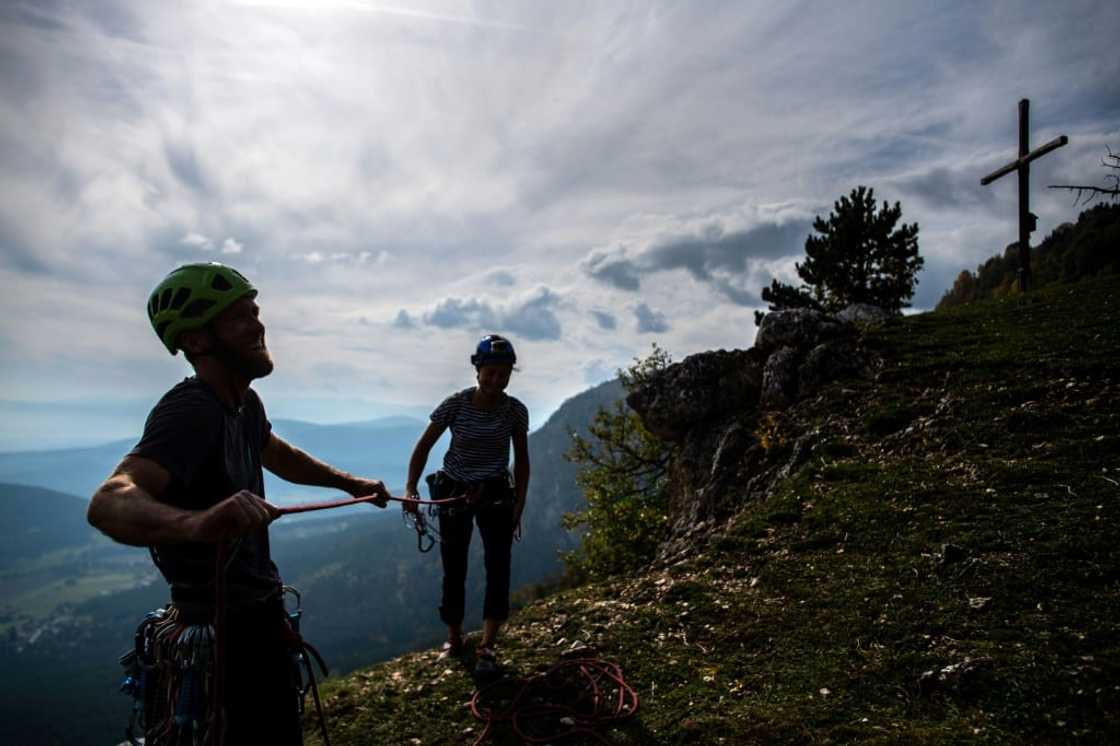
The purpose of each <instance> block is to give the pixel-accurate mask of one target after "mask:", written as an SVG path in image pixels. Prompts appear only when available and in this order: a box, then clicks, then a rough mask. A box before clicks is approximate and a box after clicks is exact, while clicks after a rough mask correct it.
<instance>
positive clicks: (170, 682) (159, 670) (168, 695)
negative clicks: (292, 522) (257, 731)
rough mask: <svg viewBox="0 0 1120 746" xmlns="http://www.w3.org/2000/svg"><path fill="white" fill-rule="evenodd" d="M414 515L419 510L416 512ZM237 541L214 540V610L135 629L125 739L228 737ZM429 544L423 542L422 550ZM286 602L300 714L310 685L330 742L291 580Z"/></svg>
mask: <svg viewBox="0 0 1120 746" xmlns="http://www.w3.org/2000/svg"><path fill="white" fill-rule="evenodd" d="M380 499H381V496H379V495H367V496H364V497H358V498H349V499H345V500H333V501H329V502H319V503H307V504H302V505H295V506H290V507H285V508H280V509H279V515H280V516H284V515H291V514H294V513H305V512H309V511H314V510H327V509H330V508H340V507H344V506H347V505H357V504H360V503H367V502H374V501H377V500H380ZM389 499H390V500H395V501H397V502H401V503H404V502H417V503H419V504H421V505H428V506H430V509H435V508H437V507H439V506H442V505H453V504H454V503H456V502H458V501H460V500H462V499H464V497H462V496H459V497H452V498H447V499H444V500H416V501H413V500H411V499H410V498H401V497H392V496H390V497H389ZM417 516H420V514H419V513H417ZM421 520H422V517H421ZM432 531H433V529H431V528H430V527H428V526H426V524H421V525H420V528H418V531H417V534H418V537H417V540H418V541H419V542H422V540H423V538H424V536H425V534H426V533H430V532H432ZM436 535H437V536H438V533H437V534H436ZM431 544H434V540H431V541H430V543H429V546H428V547H427V549H431ZM239 546H240V542H239V541H234V542H232V543H226V542H220V543H219V544H218V546H217V550H216V556H215V568H216V571H215V577H214V606H213V614H212V615H210V614H209V613H205V612H204V613H199V612H198V611H196V610H188V609H186V608H185V607H183V606H182V605H180V604H176V603H175V602H172V603H170V604H168V605H167V607H165V608H160V609H156V610H155V611H151V612H149V613H148V614H146V615H145V616H144V619H143V620H142V621H141V622H140V624H139V626H138V627H137V628H136V634H135V636H134V640H133V647H132V648H131V649H129V650H128V651H127V652H125V653H124V654H123V655H122V656H121V657H120V659H119V661H120V664H121V666H122V667H123V668H124V678H123V679H122V681H121V685H120V690H121V692H123V693H125V694H128V695H129V696H131V697H132V699H133V704H132V710H131V712H130V715H129V722H128V727H127V729H126V731H125V736H126V738H127V741H128V743H130V744H132V745H133V746H142V745H143V746H162V745H163V744H169V745H171V744H173V745H174V746H183V745H185V744H190V746H213V745H215V744H222V743H223V742H224V738H225V727H226V721H225V706H224V705H225V683H226V681H225V679H226V676H225V663H226V657H227V653H226V644H227V639H226V638H227V633H226V617H227V608H226V601H227V599H226V596H227V594H226V576H227V571H228V570H229V567H230V565H231V564H232V563H233V560H234V557H235V556H236V554H237V550H238V548H239ZM427 549H424V548H423V544H421V551H427ZM153 558H154V557H153ZM154 559H155V558H154ZM157 564H158V559H157ZM287 596H290V597H292V598H293V599H294V608H292V609H290V610H289V609H288V608H287V605H286V604H284V603H283V601H284V598H285V597H287ZM281 604H282V605H283V606H284V617H283V619H282V620H280V621H281V624H282V626H281V634H282V636H283V637H284V642H285V643H286V645H287V647H288V649H289V650H290V651H291V653H292V662H293V666H294V671H293V675H294V676H298V677H299V684H298V689H299V692H300V698H299V700H300V705H299V707H300V710H299V711H300V716H301V718H302V716H303V712H304V697H305V696H306V694H307V692H308V691H310V692H311V694H312V698H313V700H314V702H315V708H316V711H317V714H318V718H319V727H320V730H321V732H322V734H323V743H324V744H326V746H330V737H329V735H328V733H327V726H326V718H325V715H324V713H323V707H322V702H321V700H320V697H319V686H318V681H317V677H316V676H315V670H314V666H313V665H312V663H315V664H317V665H318V667H319V670H320V672H321V675H322V676H326V675H327V674H328V669H327V665H326V663H325V662H324V661H323V657H322V656H321V655H320V654H319V652H318V651H317V650H316V649H315V648H314V647H313V646H312V645H311V644H310V643H308V642H307V641H306V640H304V639H303V637H302V636H301V635H300V629H299V627H300V618H301V617H302V616H303V602H302V597H301V595H300V593H299V591H298V590H296V589H295V588H293V587H291V586H283V589H282V593H281Z"/></svg>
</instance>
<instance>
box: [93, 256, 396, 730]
mask: <svg viewBox="0 0 1120 746" xmlns="http://www.w3.org/2000/svg"><path fill="white" fill-rule="evenodd" d="M256 296H257V290H256V288H254V287H253V285H252V284H251V283H250V282H249V281H248V280H246V279H245V277H244V276H242V275H241V274H240V273H239V272H237V271H236V270H234V269H232V268H231V267H227V266H224V265H222V264H218V263H216V262H210V263H203V264H188V265H186V266H182V267H179V268H178V269H176V270H174V271H173V272H171V273H170V274H169V275H168V276H167V277H166V278H165V279H164V280H163V282H161V283H160V284H159V285H158V286H157V287H156V289H155V290H154V291H153V292H152V294H151V297H150V298H149V300H148V309H147V310H148V318H149V320H150V321H151V323H152V327H153V328H154V329H155V332H156V334H157V336H159V338H160V341H161V342H162V343H163V344H164V346H165V347H166V348H167V349H168V351H169V352H170V353H171V354H172V355H174V354H176V353H177V352H178V351H179V350H183V352H184V354H185V355H186V358H187V360H188V362H190V363H191V365H192V366H193V367H194V371H195V375H194V376H192V377H190V378H187V379H185V380H184V381H182V382H181V383H179V384H178V385H176V386H175V387H174V388H172V389H171V390H170V391H168V392H167V393H166V394H165V395H164V396H163V398H162V399H161V400H160V401H159V403H158V404H156V406H155V408H154V409H153V410H152V412H151V414H150V415H149V416H148V420H147V423H146V424H145V426H144V434H143V436H142V437H141V439H140V442H139V443H137V444H136V446H135V447H134V448H133V449H132V451H131V452H129V453H128V455H126V456H125V457H124V460H123V461H121V463H120V465H119V466H117V468H116V470H115V471H114V472H113V474H112V475H111V476H110V477H109V478H108V479H107V480H106V481H105V482H104V483H103V484H102V485H101V487H100V488H99V489H98V490H97V492H96V494H94V496H93V499H92V500H91V501H90V505H89V513H88V518H89V522H90V523H91V524H92V525H93V526H95V527H96V528H98V529H99V530H101V531H102V532H104V533H105V534H107V535H108V536H110V537H111V538H113V539H115V540H116V541H119V542H122V543H124V544H131V545H134V546H147V547H149V548H150V549H151V551H152V557H153V559H154V560H155V562H156V565H157V566H158V567H159V569H160V571H161V572H162V573H163V575H164V577H165V578H166V580H167V581H168V583H169V585H170V587H171V598H172V606H173V607H174V609H175V612H176V614H177V615H178V618H180V619H193V620H195V621H197V620H202V621H201V622H199V623H213V620H214V614H215V608H214V607H215V604H216V603H221V604H224V605H225V609H226V613H225V615H224V616H225V618H226V620H227V624H226V633H227V634H228V641H227V644H226V646H225V649H226V651H227V652H226V660H225V664H224V667H225V681H224V687H223V688H222V691H224V692H226V693H227V694H226V696H225V698H224V700H225V701H224V702H218V703H216V707H217V709H218V710H219V711H220V712H222V717H220V718H219V721H224V725H223V726H222V727H221V728H220V731H221V732H220V733H219V734H216V737H214V736H215V734H210V736H209V737H208V742H215V743H217V742H220V741H221V740H223V736H224V740H225V742H226V743H269V744H289V743H290V744H298V743H301V742H302V727H301V724H300V714H299V713H300V708H301V700H300V697H299V695H298V689H297V688H294V687H296V686H297V684H295V683H294V682H293V677H292V669H291V657H290V655H291V653H290V643H291V632H290V630H288V629H287V628H286V627H285V625H286V624H287V621H286V617H285V616H284V611H283V604H282V600H281V593H282V582H281V580H280V575H279V572H278V571H277V568H276V565H275V564H273V562H272V559H271V556H270V551H269V536H268V524H269V523H270V522H271V521H272V520H273V519H274V518H276V517H277V516H278V515H279V513H278V510H277V508H276V507H275V506H274V505H272V504H270V503H268V502H266V501H265V499H264V479H263V472H262V467H263V468H266V469H268V470H269V471H271V472H272V473H273V474H276V475H277V476H279V477H281V478H283V479H286V480H288V481H291V482H296V483H299V484H307V485H316V486H322V487H330V488H335V489H340V490H343V491H345V492H348V493H350V494H351V495H353V496H355V497H358V496H363V495H378V496H380V498H381V499H380V500H377V501H376V504H377V505H378V506H380V507H384V506H385V505H386V503H387V501H388V497H389V493H388V491H387V490H386V489H385V486H384V484H382V483H381V482H380V481H376V480H369V479H363V478H359V477H356V476H354V475H351V474H347V473H345V472H342V471H339V470H337V469H335V468H333V467H331V466H329V465H327V464H325V463H323V462H321V461H318V460H316V459H315V458H313V457H311V456H310V455H308V454H306V453H304V452H303V451H301V450H299V449H298V448H295V447H294V446H292V445H290V444H288V443H287V442H285V441H284V440H283V439H281V438H280V437H279V436H277V435H276V434H275V433H273V432H272V429H271V425H270V424H269V421H268V418H267V416H266V415H265V410H264V407H263V405H262V404H261V400H260V398H259V397H258V396H257V394H256V392H254V391H253V389H252V388H251V387H250V383H251V382H252V381H253V380H254V379H256V378H261V377H263V376H267V375H268V374H269V373H271V372H272V368H273V362H272V357H271V355H270V354H269V351H268V347H267V346H266V345H265V328H264V325H263V324H262V323H261V320H260V318H259V313H260V309H259V307H258V306H257V303H256ZM218 545H223V546H225V547H227V551H228V552H229V559H228V562H226V563H225V566H224V567H222V568H218V567H216V556H217V555H216V552H215V547H216V546H218ZM219 572H220V573H223V574H222V575H221V576H220V581H221V583H222V585H224V586H225V589H226V592H225V594H224V599H216V594H215V585H216V584H217V583H218V582H219V575H218V573H219ZM154 725H163V724H162V723H149V726H154ZM150 735H151V736H153V737H152V738H151V739H150V740H149V742H150V743H157V742H158V743H171V744H177V743H178V742H179V740H180V739H190V738H193V737H195V736H196V735H197V734H192V733H180V734H176V735H175V736H174V737H173V738H170V739H169V738H166V736H167V733H163V734H162V735H161V736H159V737H156V736H157V734H150ZM183 742H188V741H187V740H184V741H183Z"/></svg>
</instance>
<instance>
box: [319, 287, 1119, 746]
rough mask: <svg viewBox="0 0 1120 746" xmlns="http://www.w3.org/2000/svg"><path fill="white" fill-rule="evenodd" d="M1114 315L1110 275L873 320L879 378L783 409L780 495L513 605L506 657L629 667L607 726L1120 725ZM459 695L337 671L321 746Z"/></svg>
mask: <svg viewBox="0 0 1120 746" xmlns="http://www.w3.org/2000/svg"><path fill="white" fill-rule="evenodd" d="M1118 329H1120V282H1118V281H1116V280H1103V281H1096V282H1092V283H1088V282H1087V283H1082V284H1079V285H1075V286H1060V287H1053V288H1048V289H1044V290H1042V291H1040V292H1038V293H1036V294H1034V295H1031V296H1030V297H1027V298H1020V299H1011V300H1006V301H1001V302H988V303H983V304H978V305H976V306H972V307H964V308H962V309H959V310H955V311H952V312H948V313H941V314H925V315H921V316H914V317H909V318H906V319H904V320H902V321H901V322H899V323H897V324H895V325H892V326H890V327H888V328H886V329H884V330H881V331H878V332H875V333H873V334H872V335H871V336H870V338H869V340H868V341H869V343H870V344H871V345H872V346H873V347H874V348H876V349H877V350H878V351H879V352H880V353H881V354H882V355H883V357H884V359H885V360H886V365H885V367H884V368H883V369H882V370H881V372H880V373H879V375H878V379H877V380H875V381H865V382H856V383H846V384H837V385H833V386H831V387H830V388H828V389H827V390H825V391H823V392H822V393H821V395H820V396H819V397H816V398H815V399H813V400H809V401H806V402H803V403H802V404H801V405H799V406H798V407H797V408H796V409H795V410H794V411H792V412H790V413H788V415H787V416H786V417H785V418H783V419H782V420H781V424H780V430H779V435H781V436H784V439H785V442H786V443H787V444H788V443H792V442H793V440H794V439H795V438H796V437H797V436H798V435H800V434H803V433H806V432H811V431H813V430H816V431H817V435H816V442H817V447H816V448H815V450H814V451H813V453H812V455H811V457H810V458H809V459H808V460H807V461H805V463H803V464H802V465H801V467H800V469H799V470H798V471H796V472H795V473H793V474H792V475H791V476H790V478H789V479H788V480H786V481H785V482H784V483H782V484H781V485H780V486H779V488H778V489H777V490H776V491H775V493H774V494H772V495H770V496H769V497H768V498H767V499H766V500H764V501H762V502H758V503H754V504H750V505H746V506H744V507H743V509H742V510H741V512H740V513H739V514H738V515H737V516H736V518H735V520H734V521H733V522H732V524H731V525H730V526H729V528H728V529H727V530H726V531H725V532H724V534H723V535H722V536H720V537H719V538H718V539H716V540H715V541H713V542H712V543H710V544H709V545H708V546H706V547H704V548H703V549H698V551H697V554H696V555H695V556H694V557H692V558H689V559H688V560H685V561H683V562H680V563H678V564H676V565H674V566H671V567H667V568H660V569H656V570H651V571H650V572H649V573H647V574H645V575H643V576H640V577H634V578H627V579H618V580H615V581H611V582H604V583H600V584H596V585H591V586H586V587H583V588H578V589H575V590H570V591H565V592H562V593H558V594H557V595H555V596H552V597H550V598H547V599H545V600H543V601H539V602H537V603H535V604H533V605H531V606H529V607H527V608H525V609H522V610H521V611H520V612H518V613H517V614H516V615H515V616H514V618H513V620H512V622H511V624H510V627H509V629H508V632H509V633H508V636H507V637H506V639H505V640H504V644H503V655H505V656H508V658H509V662H508V665H509V667H510V668H511V670H512V672H513V673H521V674H524V673H532V672H533V671H535V670H537V669H539V668H540V667H542V666H547V665H550V664H552V663H554V662H555V661H556V660H557V659H558V656H559V653H560V652H561V651H563V650H564V649H566V648H567V647H569V646H570V645H571V643H572V642H573V641H580V642H584V643H589V644H592V645H595V646H597V647H598V649H599V650H600V653H601V655H602V656H603V657H606V658H609V659H611V660H614V661H617V662H619V663H620V664H621V665H622V666H623V668H624V669H625V672H626V675H627V678H628V680H629V681H631V682H632V684H633V685H634V686H635V687H636V688H637V689H638V691H639V693H640V696H641V697H642V701H641V712H640V716H639V717H638V718H636V719H634V720H633V721H631V723H630V724H629V725H627V726H625V727H623V728H619V729H617V730H615V731H612V732H610V733H609V734H608V736H609V740H610V742H612V743H664V744H674V743H834V742H844V741H853V740H854V741H866V742H872V743H874V742H879V743H897V742H920V743H953V742H957V741H962V742H963V741H968V742H981V743H1048V742H1049V743H1058V742H1061V743H1066V742H1071V741H1084V742H1107V741H1111V742H1117V741H1120V603H1118V595H1120V594H1118V586H1120V572H1118V569H1120V559H1118V554H1117V552H1116V549H1115V544H1116V542H1117V540H1118V539H1120V534H1118V531H1117V527H1118V514H1120V460H1118V459H1117V458H1116V456H1115V454H1116V453H1118V452H1120V417H1118V412H1120V408H1118V406H1117V404H1118V399H1120V380H1118V379H1120V376H1118V375H1117V373H1116V362H1117V360H1118V359H1120V356H1118V354H1117V353H1118V349H1117V348H1118V346H1120V344H1118V339H1120V334H1118V332H1117V330H1118ZM778 441H779V442H778V444H777V445H775V446H774V448H776V449H777V451H778V452H776V453H775V457H781V456H783V455H784V454H783V453H781V451H783V450H785V449H788V445H782V444H781V438H779V439H778ZM945 545H950V546H949V547H948V548H946V546H945ZM468 663H469V658H468ZM473 689H474V685H473V683H472V681H471V679H470V677H469V676H468V675H467V671H466V669H465V668H464V666H463V665H453V666H450V667H449V666H445V665H442V664H437V663H436V662H435V654H434V652H431V651H429V652H423V653H417V654H412V655H406V656H403V657H401V658H399V659H396V660H393V661H389V662H386V663H383V664H380V665H377V666H373V667H371V668H368V669H364V670H361V671H358V672H356V673H354V674H352V675H351V676H349V677H347V678H345V679H341V680H335V681H330V682H328V683H327V685H326V687H325V691H326V698H327V702H328V707H329V711H330V715H329V717H330V722H331V731H332V741H333V742H334V743H336V744H342V745H343V746H346V745H348V744H400V743H405V744H407V743H424V744H433V743H440V744H444V743H447V744H450V743H463V742H468V743H469V742H470V741H471V740H473V737H474V735H475V734H477V733H478V732H479V728H478V724H477V723H476V722H474V721H473V719H472V718H471V716H470V713H469V711H468V710H467V709H466V708H465V707H464V704H465V703H466V702H467V701H468V700H469V698H470V695H471V693H472V691H473ZM469 729H473V731H472V730H469ZM309 732H310V731H309ZM496 742H497V743H512V741H511V740H510V739H509V737H508V735H506V736H503V735H501V732H499V737H498V738H497V739H496ZM567 742H570V741H567Z"/></svg>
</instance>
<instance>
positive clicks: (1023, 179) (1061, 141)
mask: <svg viewBox="0 0 1120 746" xmlns="http://www.w3.org/2000/svg"><path fill="white" fill-rule="evenodd" d="M1030 113H1031V102H1030V100H1029V99H1023V100H1022V101H1020V102H1019V157H1018V158H1017V159H1015V160H1013V161H1011V163H1008V164H1007V165H1006V166H1004V167H1003V168H1000V169H999V170H997V171H993V172H992V173H990V174H988V175H987V176H985V177H984V178H983V179H980V183H981V184H982V185H983V186H987V185H988V184H991V183H992V182H993V181H995V180H996V179H998V178H999V177H1001V176H1005V175H1007V174H1009V173H1011V172H1012V171H1018V172H1019V289H1020V290H1029V289H1030V286H1031V232H1032V231H1034V229H1035V228H1036V227H1037V226H1038V216H1037V215H1035V214H1034V213H1032V212H1031V208H1030V204H1031V189H1030V186H1031V161H1033V160H1034V159H1035V158H1041V157H1042V156H1044V155H1046V154H1047V153H1049V152H1050V151H1051V150H1057V149H1058V148H1060V147H1062V146H1063V145H1065V144H1066V143H1068V142H1069V138H1068V137H1066V136H1065V135H1062V136H1061V137H1056V138H1054V139H1053V140H1051V141H1050V142H1048V143H1046V144H1045V145H1043V146H1042V147H1040V148H1035V149H1034V150H1031V149H1030V148H1031V146H1030V127H1031V120H1030Z"/></svg>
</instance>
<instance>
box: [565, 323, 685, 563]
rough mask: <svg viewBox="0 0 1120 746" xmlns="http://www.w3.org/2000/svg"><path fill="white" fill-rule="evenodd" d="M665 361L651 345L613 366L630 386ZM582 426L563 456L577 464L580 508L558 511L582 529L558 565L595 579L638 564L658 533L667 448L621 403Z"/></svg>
mask: <svg viewBox="0 0 1120 746" xmlns="http://www.w3.org/2000/svg"><path fill="white" fill-rule="evenodd" d="M670 363H671V359H670V357H669V354H668V353H667V352H665V350H662V349H661V348H659V347H658V346H657V345H656V344H655V345H654V346H653V350H652V351H651V352H650V354H649V355H648V356H647V357H646V358H644V359H636V360H635V362H634V365H632V366H631V367H630V368H629V369H628V370H625V371H619V378H620V379H621V380H622V384H623V386H624V387H625V388H626V390H627V391H633V390H635V389H636V388H638V387H640V386H642V385H644V384H645V383H646V382H648V381H649V379H650V378H651V377H652V376H654V375H656V374H657V373H658V372H660V371H662V370H664V369H665V368H666V367H668V366H669V364H670ZM588 432H589V437H583V436H581V435H579V434H578V433H574V432H573V433H572V436H571V437H572V440H571V442H572V447H571V450H570V451H568V453H566V454H565V458H566V459H568V460H569V461H572V462H574V463H576V464H578V465H580V466H581V467H582V468H581V469H580V471H579V473H578V475H577V476H576V482H577V483H578V484H579V486H580V487H581V488H582V490H583V494H584V497H585V499H586V501H587V507H586V508H585V509H583V510H580V511H576V512H573V513H568V514H567V515H565V516H564V527H565V528H568V529H583V531H584V532H583V537H582V541H581V543H580V545H579V546H578V547H577V548H576V549H574V550H572V551H571V552H568V553H566V554H565V555H564V563H565V565H566V566H567V569H568V572H569V573H570V574H572V575H574V576H576V577H583V578H602V577H606V576H609V575H613V574H617V573H624V572H629V571H632V570H635V569H637V568H639V567H642V566H643V565H645V564H646V563H648V562H649V561H650V560H651V559H652V558H653V556H654V553H655V552H656V550H657V546H658V544H659V543H660V541H661V539H662V538H663V537H664V534H665V529H666V527H667V525H668V514H667V493H666V469H667V466H668V461H669V449H668V446H666V444H664V443H662V442H661V441H659V440H657V439H656V438H654V437H653V436H652V435H650V433H649V432H648V431H647V430H646V429H645V427H644V426H643V425H642V422H641V420H640V419H639V418H638V416H637V415H636V414H635V413H634V412H632V411H630V410H629V409H627V408H626V404H625V403H624V402H621V401H618V402H615V404H614V406H613V407H610V408H600V409H599V411H598V412H597V413H596V415H595V419H594V421H593V422H592V423H591V426H590V427H589V429H588Z"/></svg>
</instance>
